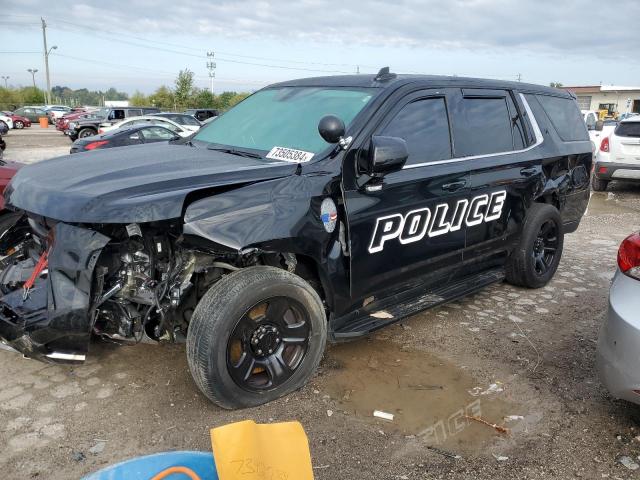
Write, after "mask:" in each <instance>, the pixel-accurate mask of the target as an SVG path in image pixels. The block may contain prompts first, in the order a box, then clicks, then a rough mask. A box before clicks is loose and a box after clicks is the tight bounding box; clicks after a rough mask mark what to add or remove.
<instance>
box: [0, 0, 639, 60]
mask: <svg viewBox="0 0 640 480" xmlns="http://www.w3.org/2000/svg"><path fill="white" fill-rule="evenodd" d="M14 5H15V6H7V7H5V10H6V11H7V13H15V12H18V10H19V9H20V6H19V5H20V4H19V3H16V4H14ZM604 9H606V11H607V12H608V13H609V14H610V15H611V18H612V20H613V21H612V22H611V23H608V22H603V21H602V15H601V14H602V13H603V10H604ZM40 10H41V11H40V12H38V13H40V14H42V15H43V16H45V17H47V16H51V17H52V18H51V20H50V21H51V22H52V23H54V22H55V18H59V19H64V20H67V21H69V22H74V23H80V24H82V25H86V26H91V25H92V24H95V25H101V26H102V27H103V28H104V27H109V26H113V28H114V30H120V31H125V32H129V33H131V34H137V35H144V34H145V33H149V34H158V33H166V34H185V33H190V34H192V35H193V36H194V37H198V38H200V39H202V41H203V42H204V41H206V38H211V37H220V36H223V37H228V38H237V39H249V40H255V39H265V38H269V39H276V40H280V41H285V42H314V43H316V44H323V43H324V44H327V43H330V44H342V45H345V46H349V45H365V46H375V47H383V46H391V47H404V48H407V47H408V48H437V49H464V50H471V51H477V50H483V51H496V52H504V51H505V50H507V51H510V52H513V51H523V52H535V53H536V54H540V53H543V54H550V55H563V54H567V55H569V54H587V53H588V54H590V55H597V56H607V57H609V58H628V59H633V60H634V61H637V58H638V56H637V54H638V51H639V48H640V37H639V36H638V35H637V19H638V18H640V2H639V1H638V0H618V1H616V2H614V3H612V4H611V5H603V4H602V3H601V2H600V1H597V0H563V1H557V0H396V1H395V2H391V1H380V0H372V1H360V2H355V1H349V2H335V1H324V0H298V1H295V2H291V1H290V0H270V1H265V0H243V1H240V0H216V1H215V2H213V1H212V2H207V1H201V0H181V1H180V2H175V1H167V0H112V1H110V2H108V3H106V4H105V3H104V2H100V3H98V2H95V3H92V2H85V3H72V4H71V6H69V4H68V3H65V2H46V3H44V4H43V5H42V6H41V8H40ZM105 19H107V20H108V22H106V23H105ZM62 25H63V24H62V23H61V24H60V26H62Z"/></svg>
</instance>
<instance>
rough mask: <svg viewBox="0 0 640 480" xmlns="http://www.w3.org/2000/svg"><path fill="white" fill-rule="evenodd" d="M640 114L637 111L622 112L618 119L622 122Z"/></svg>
mask: <svg viewBox="0 0 640 480" xmlns="http://www.w3.org/2000/svg"><path fill="white" fill-rule="evenodd" d="M638 115H640V113H635V112H628V113H621V114H620V116H619V117H618V121H619V122H621V121H622V120H626V119H627V118H631V117H635V116H638Z"/></svg>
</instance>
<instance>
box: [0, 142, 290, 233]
mask: <svg viewBox="0 0 640 480" xmlns="http://www.w3.org/2000/svg"><path fill="white" fill-rule="evenodd" d="M295 169H296V166H295V165H293V164H287V163H285V164H283V163H274V162H269V161H263V160H255V159H251V158H243V157H238V156H234V155H230V154H226V153H221V152H216V151H211V150H206V149H201V148H193V147H189V146H185V145H165V144H157V145H139V146H138V145H135V146H130V147H121V148H112V149H108V150H96V151H93V152H88V153H79V154H74V155H70V156H65V157H59V158H55V159H52V160H48V161H46V162H40V163H38V164H34V165H29V166H27V167H25V168H23V169H21V170H20V171H19V172H18V174H16V176H15V177H14V178H13V180H12V181H11V183H10V184H9V187H8V188H7V191H6V193H5V198H6V200H7V202H8V203H10V204H11V205H12V206H13V207H15V208H18V209H21V210H25V211H27V212H30V213H33V214H36V215H40V216H43V217H47V218H53V219H56V220H60V221H63V222H80V223H130V222H152V221H157V220H166V219H171V218H177V217H180V215H181V214H182V207H183V204H184V200H185V198H186V196H187V195H189V194H190V193H192V192H195V191H198V190H202V189H209V188H215V187H220V186H223V185H230V184H238V183H249V182H255V181H260V180H265V179H270V178H276V177H282V176H286V175H291V174H292V173H293V172H294V171H295ZM69 172H73V175H72V176H71V175H69Z"/></svg>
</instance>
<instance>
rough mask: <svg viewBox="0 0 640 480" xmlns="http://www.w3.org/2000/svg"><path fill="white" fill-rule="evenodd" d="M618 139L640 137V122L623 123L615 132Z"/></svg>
mask: <svg viewBox="0 0 640 480" xmlns="http://www.w3.org/2000/svg"><path fill="white" fill-rule="evenodd" d="M613 133H614V134H615V135H617V136H618V137H635V138H639V137H640V122H621V123H620V124H618V126H617V127H616V129H615V131H614V132H613Z"/></svg>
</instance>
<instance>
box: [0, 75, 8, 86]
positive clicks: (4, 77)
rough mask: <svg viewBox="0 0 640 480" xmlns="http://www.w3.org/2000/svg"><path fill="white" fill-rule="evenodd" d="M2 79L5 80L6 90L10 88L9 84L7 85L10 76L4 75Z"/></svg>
mask: <svg viewBox="0 0 640 480" xmlns="http://www.w3.org/2000/svg"><path fill="white" fill-rule="evenodd" d="M2 79H3V80H4V88H9V86H8V84H7V80H9V76H8V75H6V76H5V75H2Z"/></svg>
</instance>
